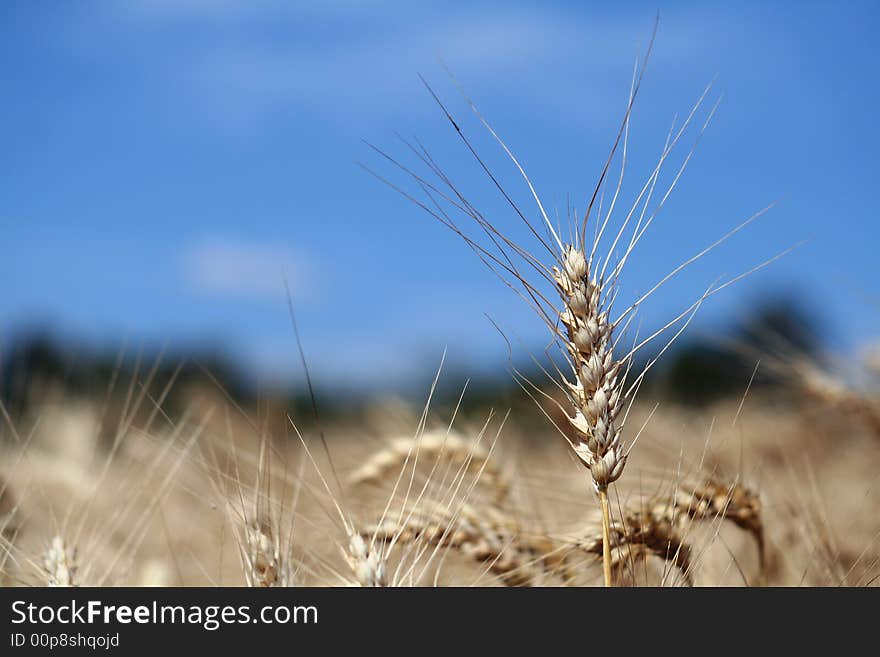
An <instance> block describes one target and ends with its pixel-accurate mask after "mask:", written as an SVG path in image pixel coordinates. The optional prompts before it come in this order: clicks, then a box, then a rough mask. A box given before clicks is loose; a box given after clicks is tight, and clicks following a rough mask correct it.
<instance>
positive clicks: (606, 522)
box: [599, 488, 614, 586]
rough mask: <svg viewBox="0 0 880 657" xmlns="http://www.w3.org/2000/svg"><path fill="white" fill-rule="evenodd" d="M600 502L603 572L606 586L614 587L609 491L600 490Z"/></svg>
mask: <svg viewBox="0 0 880 657" xmlns="http://www.w3.org/2000/svg"><path fill="white" fill-rule="evenodd" d="M599 501H600V502H601V503H602V572H603V573H604V574H605V586H614V583H613V582H612V580H611V514H610V513H609V512H608V490H607V489H604V488H603V489H601V490H599Z"/></svg>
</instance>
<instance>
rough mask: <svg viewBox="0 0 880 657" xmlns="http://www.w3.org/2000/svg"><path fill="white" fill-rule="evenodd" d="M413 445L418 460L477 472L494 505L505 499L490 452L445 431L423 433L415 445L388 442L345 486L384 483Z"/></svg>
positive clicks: (506, 484) (505, 484)
mask: <svg viewBox="0 0 880 657" xmlns="http://www.w3.org/2000/svg"><path fill="white" fill-rule="evenodd" d="M414 445H415V448H417V449H418V454H419V458H420V459H422V460H426V461H428V462H430V461H432V460H433V461H436V462H441V461H442V462H448V463H449V464H450V465H452V466H464V467H465V468H466V469H467V470H468V471H473V472H479V473H480V479H479V481H480V484H481V485H485V486H486V487H487V488H489V489H490V490H491V491H492V497H493V500H494V501H495V503H496V504H501V503H502V502H503V501H504V500H505V499H506V498H507V495H508V493H509V492H510V481H509V480H508V478H507V476H506V475H505V473H504V472H503V471H502V470H501V469H500V468H499V467H498V466H497V465H496V464H495V463H494V462H493V461H492V459H491V458H490V457H491V454H490V450H488V449H486V448H485V447H483V446H482V445H480V444H479V443H477V442H476V441H474V440H469V439H468V438H465V437H464V436H461V435H459V434H457V433H455V432H450V431H446V430H442V431H427V432H425V433H423V434H422V435H421V436H420V437H419V439H418V440H417V441H413V439H412V438H398V439H396V440H392V441H390V442H389V443H388V445H387V446H386V447H385V448H384V449H382V450H380V451H379V452H376V453H375V454H373V455H372V456H370V458H369V459H367V461H365V462H364V464H363V465H361V467H359V468H358V469H357V470H356V471H355V472H354V473H352V475H351V476H350V477H349V480H348V482H349V484H350V485H353V486H357V485H362V484H368V483H369V484H376V483H384V481H385V475H387V474H388V473H389V472H392V471H398V470H399V469H400V468H401V467H404V465H405V464H406V463H407V462H408V460H409V459H410V458H411V457H412V454H413V449H414Z"/></svg>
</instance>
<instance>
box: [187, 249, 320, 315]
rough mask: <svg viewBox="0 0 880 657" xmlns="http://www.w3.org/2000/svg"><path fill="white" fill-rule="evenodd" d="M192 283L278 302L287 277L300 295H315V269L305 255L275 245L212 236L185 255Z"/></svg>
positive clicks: (200, 288) (222, 293) (200, 287)
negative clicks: (248, 242)
mask: <svg viewBox="0 0 880 657" xmlns="http://www.w3.org/2000/svg"><path fill="white" fill-rule="evenodd" d="M182 265H183V273H184V277H185V280H186V281H187V283H188V284H189V285H191V286H192V287H193V288H194V289H196V290H197V291H199V292H202V293H207V294H212V295H218V296H226V297H240V298H241V297H244V298H251V299H270V300H273V301H278V300H280V299H283V296H284V282H285V280H286V281H287V283H288V284H289V286H290V289H291V292H292V293H293V294H294V295H295V296H296V297H297V298H298V299H303V298H308V297H310V296H312V293H313V291H314V290H313V288H314V282H315V280H316V278H317V277H316V276H314V275H313V274H314V269H313V267H312V265H311V263H310V262H309V260H308V258H307V257H305V256H304V255H302V254H298V253H295V252H294V251H292V250H290V249H286V248H282V247H278V246H275V245H267V244H246V243H243V242H238V241H234V240H225V239H210V240H206V241H203V242H200V243H197V244H194V245H192V246H191V247H190V248H188V249H187V250H186V251H185V252H184V254H183V258H182Z"/></svg>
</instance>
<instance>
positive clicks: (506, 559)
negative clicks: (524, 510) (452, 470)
mask: <svg viewBox="0 0 880 657" xmlns="http://www.w3.org/2000/svg"><path fill="white" fill-rule="evenodd" d="M362 535H363V536H365V537H366V538H368V539H369V540H373V541H375V542H378V543H391V542H395V543H396V544H398V545H406V544H412V543H422V544H424V545H426V546H434V547H442V548H450V549H455V550H459V551H461V552H462V553H463V554H465V555H467V556H468V557H470V558H471V559H474V560H475V561H478V562H481V563H483V564H486V568H487V570H488V571H489V572H492V573H494V574H496V575H498V576H499V577H500V578H501V580H502V581H503V582H504V583H505V584H507V585H508V586H532V585H533V584H535V583H536V580H537V579H538V578H539V577H540V574H541V568H540V567H539V566H540V563H541V561H542V560H543V556H544V555H545V554H548V553H550V552H551V551H552V550H551V548H549V547H548V546H547V545H545V544H543V543H541V542H540V541H537V540H536V541H527V540H524V539H523V537H522V535H521V533H520V530H519V526H518V524H517V523H516V521H515V520H514V519H513V518H511V517H510V516H509V515H508V514H506V513H505V512H503V511H501V510H500V509H497V508H495V507H491V506H479V507H473V506H471V505H468V504H463V505H461V506H460V507H459V508H457V509H456V510H453V509H451V508H449V506H447V505H445V504H442V503H435V502H429V501H425V502H423V504H422V507H421V508H419V509H417V510H415V511H413V512H409V513H392V514H388V515H386V517H385V518H384V519H383V520H382V522H380V523H378V524H376V525H373V526H371V527H368V528H366V529H365V530H364V531H363V532H362Z"/></svg>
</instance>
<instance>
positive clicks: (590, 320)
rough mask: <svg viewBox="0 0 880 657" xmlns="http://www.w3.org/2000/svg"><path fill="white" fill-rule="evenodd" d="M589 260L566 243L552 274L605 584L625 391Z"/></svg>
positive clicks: (622, 459)
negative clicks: (598, 518)
mask: <svg viewBox="0 0 880 657" xmlns="http://www.w3.org/2000/svg"><path fill="white" fill-rule="evenodd" d="M590 264H591V262H590V261H589V260H588V259H587V257H586V255H585V254H584V251H583V250H582V249H579V248H576V247H575V246H573V245H569V246H568V247H567V248H566V250H565V253H564V256H563V259H562V264H561V266H559V267H554V268H553V277H554V280H555V281H556V286H557V289H558V291H559V295H560V296H561V297H562V302H563V309H562V311H561V312H560V313H559V319H560V321H561V322H562V324H563V326H564V327H565V332H566V335H567V340H566V345H565V346H566V349H567V351H568V356H569V359H570V364H571V366H572V368H573V370H574V374H575V380H574V383H571V382H567V385H568V390H569V393H570V394H569V399H570V400H571V402H572V404H573V406H574V415H573V416H569V421H570V423H571V425H572V427H573V428H574V431H575V438H574V441H573V442H572V449H573V450H574V453H575V454H576V455H577V457H578V458H579V459H580V460H581V461H582V462H583V463H584V465H586V466H587V468H588V469H589V470H590V475H591V476H592V479H593V487H594V488H595V489H596V492H597V493H598V494H599V500H600V503H601V507H602V563H603V573H604V576H605V585H606V586H611V585H612V579H611V568H612V564H611V561H612V559H611V535H610V534H611V516H610V513H609V505H608V486H609V485H610V484H611V483H613V482H615V481H617V480H618V479H619V478H620V475H622V474H623V468H624V466H625V465H626V454H624V452H623V447H622V445H621V440H620V429H619V427H618V425H617V419H618V415H619V414H620V411H621V409H622V408H623V403H624V401H625V397H626V393H625V391H624V377H622V376H619V375H620V374H621V367H622V362H621V361H619V360H617V359H615V357H614V353H613V346H614V341H613V336H612V333H613V326H612V325H611V324H610V323H609V321H608V311H607V309H605V308H603V301H604V300H606V299H608V298H609V297H608V296H607V295H605V290H604V289H603V287H604V286H603V285H602V283H601V282H600V281H599V280H597V279H596V278H592V277H591V271H590V269H591V267H590Z"/></svg>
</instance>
